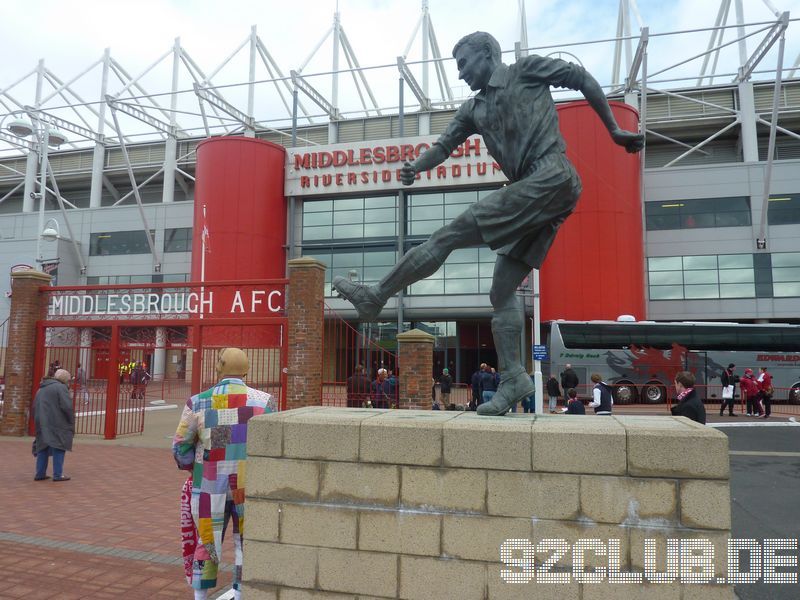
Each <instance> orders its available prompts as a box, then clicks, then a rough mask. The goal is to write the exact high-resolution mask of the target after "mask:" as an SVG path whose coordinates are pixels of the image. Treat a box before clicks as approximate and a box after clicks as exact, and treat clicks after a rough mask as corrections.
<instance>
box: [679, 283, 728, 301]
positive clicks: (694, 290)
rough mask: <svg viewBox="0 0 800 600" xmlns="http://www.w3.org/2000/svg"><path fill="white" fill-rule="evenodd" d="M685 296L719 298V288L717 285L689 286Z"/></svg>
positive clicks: (686, 288)
mask: <svg viewBox="0 0 800 600" xmlns="http://www.w3.org/2000/svg"><path fill="white" fill-rule="evenodd" d="M683 293H684V295H685V297H686V299H687V300H688V299H689V298H719V287H718V286H716V285H687V286H684V292H683Z"/></svg>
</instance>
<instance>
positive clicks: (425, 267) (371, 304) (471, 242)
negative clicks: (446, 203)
mask: <svg viewBox="0 0 800 600" xmlns="http://www.w3.org/2000/svg"><path fill="white" fill-rule="evenodd" d="M482 241H483V240H482V238H481V235H480V232H479V231H478V225H477V224H476V223H475V217H473V216H472V213H471V212H470V211H469V209H467V210H466V211H465V212H463V213H461V214H460V215H459V216H458V217H456V218H455V219H453V221H452V222H451V223H449V224H448V225H445V226H444V227H442V228H441V229H439V230H438V231H436V232H434V233H433V234H432V235H431V237H430V238H428V240H427V241H426V242H424V243H422V244H420V245H419V246H417V247H416V248H412V249H411V250H409V251H408V252H407V253H406V254H405V255H404V256H403V258H401V259H400V260H399V261H398V263H397V264H396V265H395V266H394V267H392V270H391V271H389V273H388V274H387V275H386V277H384V278H383V279H381V281H380V282H378V283H377V284H375V285H363V284H360V283H353V282H352V281H350V280H349V279H347V278H345V277H341V276H337V277H334V278H333V287H334V288H335V289H336V291H337V292H339V295H340V296H341V297H342V298H345V299H346V300H349V301H350V302H351V303H352V304H353V306H354V307H355V308H356V310H357V311H358V317H359V319H361V320H362V321H374V320H375V319H376V318H377V317H378V315H379V314H380V312H381V309H382V308H383V305H384V304H386V302H387V300H389V298H391V297H392V296H393V295H395V294H396V293H397V292H399V291H400V290H402V289H403V288H405V287H407V286H409V285H411V284H412V283H415V282H417V281H419V280H420V279H425V278H426V277H428V276H429V275H433V274H434V273H435V272H436V271H437V270H438V269H439V267H441V266H442V263H444V261H445V259H446V258H447V257H448V256H449V255H450V253H451V252H452V251H453V250H455V249H456V248H466V247H467V246H475V245H477V244H480V243H481V242H482Z"/></svg>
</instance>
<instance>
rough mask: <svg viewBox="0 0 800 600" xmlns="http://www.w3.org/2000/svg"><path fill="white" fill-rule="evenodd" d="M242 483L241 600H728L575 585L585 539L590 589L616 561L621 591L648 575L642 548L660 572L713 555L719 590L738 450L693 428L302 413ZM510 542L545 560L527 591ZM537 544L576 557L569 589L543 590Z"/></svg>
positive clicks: (283, 418) (563, 564)
mask: <svg viewBox="0 0 800 600" xmlns="http://www.w3.org/2000/svg"><path fill="white" fill-rule="evenodd" d="M247 469H248V482H247V501H246V506H247V527H246V528H245V547H244V576H243V580H244V589H245V592H244V594H245V597H246V598H247V600H266V599H270V600H300V599H312V598H313V599H338V600H344V599H351V600H353V599H363V600H366V599H372V600H376V599H390V598H393V599H399V598H402V599H408V600H417V599H419V600H431V599H437V600H439V599H449V598H453V599H458V600H468V599H472V598H474V599H476V600H478V599H492V600H494V599H505V598H508V599H514V598H576V599H581V600H594V599H597V600H601V599H604V598H615V599H628V598H630V599H633V598H643V597H648V598H651V597H652V598H653V599H654V600H658V599H661V598H665V599H674V600H681V599H686V598H694V597H697V598H713V599H717V598H719V599H722V598H725V599H733V598H734V596H733V589H732V586H729V585H722V584H708V585H698V584H683V585H682V584H681V583H680V581H681V580H680V578H678V579H677V580H676V581H675V582H674V583H670V584H651V583H631V584H609V583H608V582H607V580H606V582H603V583H587V582H578V581H576V578H575V577H573V576H572V575H573V574H572V572H571V569H572V566H573V557H574V556H575V552H574V548H575V543H576V541H577V540H579V539H582V540H600V542H602V544H603V546H602V548H603V550H601V551H600V552H597V553H595V552H592V551H588V552H586V553H585V554H584V558H585V565H586V570H587V571H592V570H593V569H595V568H598V567H606V568H608V565H609V556H608V555H609V554H611V555H618V556H619V570H620V572H621V573H626V572H637V571H638V572H639V573H642V572H643V570H644V565H645V560H644V552H645V546H646V543H645V540H654V541H653V542H648V544H654V545H655V548H656V559H655V563H654V567H655V569H656V570H657V571H660V572H664V571H666V570H667V569H666V559H665V556H666V547H667V540H668V539H684V540H688V539H703V540H708V543H707V544H710V545H711V546H713V548H714V549H715V554H714V556H715V558H714V565H715V573H714V578H716V577H724V576H725V569H726V555H725V552H726V544H727V539H728V538H729V536H730V492H729V485H728V483H729V482H728V479H729V463H728V441H727V437H726V436H725V435H723V434H721V433H720V432H718V431H715V430H713V429H709V428H706V427H703V426H701V425H698V424H696V423H693V422H691V421H688V420H686V419H683V418H674V417H596V416H586V417H572V416H542V417H538V418H537V417H535V416H533V415H523V414H519V415H511V416H506V417H497V418H495V417H488V418H487V417H478V416H477V415H475V413H464V412H447V411H441V412H440V411H414V410H394V411H390V410H370V409H337V408H326V407H306V408H302V409H298V410H292V411H287V412H283V413H276V414H271V415H264V416H260V417H256V418H254V419H252V420H251V421H250V433H249V435H248V465H247ZM509 539H521V540H530V542H531V544H532V545H533V547H535V552H533V555H534V556H535V561H536V565H537V566H536V569H537V571H536V576H535V577H534V578H533V579H532V580H531V581H530V582H528V583H506V582H505V581H504V579H503V577H501V571H502V570H503V569H507V570H510V571H512V572H514V573H521V572H523V569H522V567H519V566H513V565H508V564H503V563H502V562H501V558H500V546H501V544H502V543H503V542H504V541H505V540H509ZM543 540H565V542H566V544H568V545H569V548H570V551H569V552H567V553H566V554H565V555H564V556H563V557H562V558H561V559H560V561H559V562H558V563H557V564H556V567H555V568H553V569H552V570H551V571H552V572H553V574H554V575H555V576H556V577H557V578H558V577H560V578H561V579H564V578H565V577H566V578H567V579H568V580H569V582H567V583H559V584H555V583H542V582H541V581H539V580H538V579H541V577H540V574H539V569H541V568H542V564H543V562H544V561H546V560H547V559H548V557H549V556H552V555H553V552H546V551H544V548H545V545H547V544H556V542H543ZM542 544H544V545H542ZM562 544H563V543H562ZM522 556H523V554H522V551H516V552H515V553H514V554H513V557H514V558H522ZM687 556H688V555H687ZM688 560H689V561H690V558H689V559H688ZM650 562H651V563H652V561H650ZM645 581H646V580H645ZM645 594H647V596H645ZM651 594H652V596H651Z"/></svg>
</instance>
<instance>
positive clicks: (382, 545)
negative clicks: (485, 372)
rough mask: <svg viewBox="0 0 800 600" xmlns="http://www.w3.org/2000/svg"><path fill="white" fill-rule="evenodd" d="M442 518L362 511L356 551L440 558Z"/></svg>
mask: <svg viewBox="0 0 800 600" xmlns="http://www.w3.org/2000/svg"><path fill="white" fill-rule="evenodd" d="M441 519H442V517H441V515H437V514H423V513H419V512H409V511H398V512H393V511H391V512H390V511H379V510H362V511H360V513H359V522H358V549H359V550H374V551H376V552H393V553H396V554H418V555H427V556H439V554H440V553H441Z"/></svg>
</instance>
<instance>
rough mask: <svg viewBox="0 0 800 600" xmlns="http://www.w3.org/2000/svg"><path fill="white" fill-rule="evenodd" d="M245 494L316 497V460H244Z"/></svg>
mask: <svg viewBox="0 0 800 600" xmlns="http://www.w3.org/2000/svg"><path fill="white" fill-rule="evenodd" d="M246 489H247V497H248V498H252V497H256V498H270V499H275V500H316V499H317V495H318V492H319V463H317V462H313V461H303V460H289V459H285V458H283V459H280V458H264V457H259V456H251V457H249V458H248V459H247V488H246Z"/></svg>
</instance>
